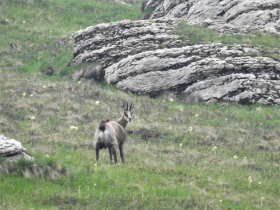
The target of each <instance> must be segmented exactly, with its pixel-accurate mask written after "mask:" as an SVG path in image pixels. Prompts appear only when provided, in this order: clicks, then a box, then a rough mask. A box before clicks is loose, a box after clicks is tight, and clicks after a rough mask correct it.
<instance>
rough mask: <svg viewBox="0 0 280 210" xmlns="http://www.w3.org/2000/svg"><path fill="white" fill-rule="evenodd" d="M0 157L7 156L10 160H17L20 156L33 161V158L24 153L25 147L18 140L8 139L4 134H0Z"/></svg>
mask: <svg viewBox="0 0 280 210" xmlns="http://www.w3.org/2000/svg"><path fill="white" fill-rule="evenodd" d="M0 157H4V158H9V159H10V160H13V161H14V160H18V159H21V158H24V159H27V160H30V161H33V160H34V158H33V157H30V156H29V155H27V154H26V149H25V148H24V147H23V146H22V145H21V143H20V142H18V141H16V140H15V139H10V138H8V137H6V136H4V135H0Z"/></svg>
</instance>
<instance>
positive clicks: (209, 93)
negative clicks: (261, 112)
mask: <svg viewBox="0 0 280 210" xmlns="http://www.w3.org/2000/svg"><path fill="white" fill-rule="evenodd" d="M248 50H249V51H252V52H254V51H255V50H257V48H248V46H246V45H231V46H225V45H222V44H208V45H194V46H186V47H182V48H171V49H158V50H155V51H147V52H142V53H139V54H137V55H132V56H128V57H127V58H125V59H122V60H121V61H119V62H117V63H115V64H113V65H111V66H109V67H107V68H106V69H105V79H106V81H107V82H108V83H111V84H115V85H116V86H117V87H118V88H120V89H123V90H125V91H128V92H132V93H137V94H148V95H151V96H154V95H157V94H159V93H160V92H162V91H164V90H174V91H176V92H181V91H184V92H185V93H186V94H187V95H188V97H194V96H195V98H197V97H198V98H200V99H202V100H204V101H214V100H229V101H236V102H239V103H254V102H259V103H262V104H279V95H280V91H279V90H277V88H279V85H280V81H279V79H280V63H279V62H278V61H275V60H273V59H271V58H267V57H249V56H243V55H245V54H246V53H247V52H248ZM276 90H277V91H276Z"/></svg>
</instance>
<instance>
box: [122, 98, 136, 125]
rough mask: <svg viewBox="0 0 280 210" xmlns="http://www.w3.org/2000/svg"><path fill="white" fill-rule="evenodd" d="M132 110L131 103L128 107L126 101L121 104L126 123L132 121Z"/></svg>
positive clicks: (132, 105)
mask: <svg viewBox="0 0 280 210" xmlns="http://www.w3.org/2000/svg"><path fill="white" fill-rule="evenodd" d="M133 108H134V104H132V102H131V104H130V106H129V107H128V103H127V102H126V101H125V102H124V103H123V115H124V116H125V117H126V119H127V121H131V120H132V113H133V111H134V110H133Z"/></svg>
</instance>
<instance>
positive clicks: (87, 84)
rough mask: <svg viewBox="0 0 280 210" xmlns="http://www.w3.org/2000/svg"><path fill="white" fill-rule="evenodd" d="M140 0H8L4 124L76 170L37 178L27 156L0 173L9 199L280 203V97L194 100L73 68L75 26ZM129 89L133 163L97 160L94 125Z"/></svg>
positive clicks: (1, 50)
mask: <svg viewBox="0 0 280 210" xmlns="http://www.w3.org/2000/svg"><path fill="white" fill-rule="evenodd" d="M140 3H141V2H138V3H136V4H134V5H132V6H128V5H123V4H112V3H108V2H106V1H103V2H102V1H81V3H80V2H78V1H74V0H67V1H66V0H64V1H62V0H56V1H54V0H36V1H35V0H34V1H31V0H26V1H14V0H1V1H0V4H1V6H0V12H1V13H0V22H1V24H0V31H1V33H0V60H1V62H0V74H1V77H0V133H1V134H5V135H6V136H8V137H11V138H15V139H17V140H19V141H21V142H22V144H23V146H24V147H25V148H27V149H28V152H29V153H30V154H31V155H33V156H34V157H35V158H36V163H37V164H39V165H40V166H41V167H44V168H47V169H48V168H57V170H60V168H62V170H66V171H67V172H65V173H62V174H61V178H60V179H53V178H52V176H51V174H48V173H46V174H45V175H44V176H40V177H37V178H36V177H34V175H33V174H31V173H28V171H26V167H28V166H30V165H31V164H32V163H28V162H21V163H19V164H18V165H16V166H14V167H15V168H13V169H12V168H10V170H9V171H8V172H7V173H6V174H4V173H0V209H279V208H280V201H279V194H280V182H279V178H280V176H279V165H280V128H279V124H280V112H279V107H277V106H273V107H265V106H259V105H252V106H241V105H237V104H232V103H220V104H211V105H205V104H202V103H197V104H185V103H184V99H183V97H179V98H178V97H176V96H174V95H172V94H171V93H168V92H166V93H164V94H162V96H160V97H158V98H155V99H153V98H148V97H145V96H136V95H131V94H128V93H124V92H122V91H119V90H116V89H115V88H114V87H113V86H110V85H107V84H105V83H96V82H94V81H91V80H85V81H80V82H78V83H74V82H72V81H71V80H70V78H69V75H71V72H73V71H74V70H75V68H77V67H75V66H74V67H67V66H66V65H67V63H68V62H69V61H70V59H71V57H72V55H71V50H72V45H73V43H71V40H70V36H71V34H72V33H74V32H75V31H77V30H79V29H82V28H85V27H87V26H90V25H94V24H97V23H101V22H109V21H116V20H121V19H132V20H134V19H138V18H140V17H141V15H142V14H141V13H140V9H139V8H140ZM186 33H187V32H186ZM50 68H51V69H53V70H54V74H53V75H52V76H48V75H46V74H45V70H46V69H50ZM123 100H127V101H133V102H134V103H135V107H136V108H135V115H134V120H133V121H132V122H131V123H129V124H128V126H127V130H128V140H127V143H126V145H125V147H124V151H125V156H126V161H127V164H125V165H123V164H117V165H110V164H109V157H108V156H109V155H108V151H104V150H102V151H101V157H100V161H99V162H98V163H96V161H95V158H94V157H95V152H94V150H93V145H92V143H93V138H94V133H95V127H96V125H97V124H98V122H99V121H100V120H102V119H107V118H111V119H114V118H118V117H119V116H120V114H121V111H122V110H121V106H122V102H123ZM96 101H100V103H99V104H97V103H96ZM73 126H74V127H75V128H77V129H73ZM118 159H119V160H120V158H119V156H118ZM0 164H1V165H0V166H2V169H3V167H7V168H8V166H7V162H6V161H5V160H4V159H0ZM60 171H61V170H60Z"/></svg>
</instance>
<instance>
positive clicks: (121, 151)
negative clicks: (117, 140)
mask: <svg viewBox="0 0 280 210" xmlns="http://www.w3.org/2000/svg"><path fill="white" fill-rule="evenodd" d="M119 149H120V155H121V159H122V163H124V162H125V161H124V155H123V144H121V145H120V146H119Z"/></svg>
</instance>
